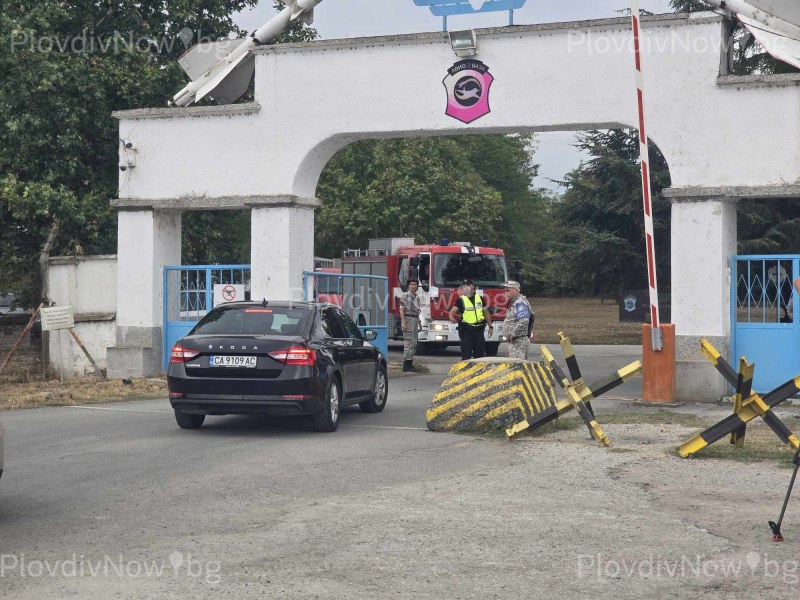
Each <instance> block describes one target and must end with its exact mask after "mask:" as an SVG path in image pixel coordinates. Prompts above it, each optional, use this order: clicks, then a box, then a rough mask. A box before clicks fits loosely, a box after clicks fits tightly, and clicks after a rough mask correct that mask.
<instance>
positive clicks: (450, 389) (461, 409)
mask: <svg viewBox="0 0 800 600" xmlns="http://www.w3.org/2000/svg"><path fill="white" fill-rule="evenodd" d="M546 413H552V414H553V418H556V417H558V408H557V407H556V393H555V388H554V387H553V381H552V379H551V377H550V374H549V371H548V370H547V369H546V368H545V367H544V366H542V365H540V364H538V363H533V362H530V361H526V360H517V359H512V358H478V359H474V360H467V361H462V362H459V363H456V364H455V365H453V367H452V368H451V369H450V372H449V373H448V374H447V378H446V379H445V380H444V383H442V387H441V389H440V390H439V393H438V394H436V396H435V397H434V398H433V402H432V403H431V405H430V408H428V412H427V414H426V418H427V422H428V429H430V430H431V431H481V430H485V429H506V428H508V427H509V426H511V425H513V424H514V423H517V422H519V421H523V420H527V419H529V418H531V417H532V416H534V415H539V414H546Z"/></svg>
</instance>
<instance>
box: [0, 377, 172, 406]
mask: <svg viewBox="0 0 800 600" xmlns="http://www.w3.org/2000/svg"><path fill="white" fill-rule="evenodd" d="M130 381H131V385H125V384H124V383H122V380H120V379H115V380H112V381H101V380H99V379H95V378H87V379H73V380H69V381H66V382H64V384H63V385H62V384H61V382H60V381H36V382H30V383H4V384H1V385H0V410H8V409H12V408H35V407H38V406H70V405H75V404H100V403H103V402H119V401H123V400H133V399H141V398H166V397H167V386H166V382H165V381H163V380H156V379H152V378H150V379H133V380H130ZM156 381H159V383H156Z"/></svg>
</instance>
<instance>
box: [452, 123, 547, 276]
mask: <svg viewBox="0 0 800 600" xmlns="http://www.w3.org/2000/svg"><path fill="white" fill-rule="evenodd" d="M462 143H465V147H466V148H467V151H468V152H469V155H470V162H471V163H472V164H473V165H474V168H475V170H476V172H477V173H478V175H480V177H481V179H482V180H483V181H484V182H485V183H486V184H487V185H489V186H490V187H492V188H493V189H494V190H496V191H497V192H499V193H500V195H501V200H502V206H501V210H500V224H499V226H498V236H499V238H498V239H497V240H492V243H494V244H497V245H498V246H500V247H501V248H503V249H504V250H505V252H506V255H507V256H509V257H511V258H520V259H522V261H523V263H524V265H525V267H524V269H523V272H524V273H525V283H526V284H527V286H526V290H528V291H540V290H541V285H542V280H543V278H544V274H543V272H542V269H543V267H544V260H543V257H544V253H545V250H546V248H547V245H548V243H549V241H550V239H551V238H552V237H553V235H554V233H555V232H554V229H553V227H552V222H553V218H552V216H551V215H550V214H549V212H548V211H549V208H550V206H551V204H552V199H551V198H550V197H549V196H548V195H547V194H546V193H545V192H543V191H542V190H536V189H534V188H533V181H534V178H535V177H536V176H537V175H538V171H539V167H538V165H537V164H535V162H534V156H535V150H536V139H535V137H534V136H533V135H532V134H522V135H510V136H499V135H476V136H469V137H467V138H464V142H462Z"/></svg>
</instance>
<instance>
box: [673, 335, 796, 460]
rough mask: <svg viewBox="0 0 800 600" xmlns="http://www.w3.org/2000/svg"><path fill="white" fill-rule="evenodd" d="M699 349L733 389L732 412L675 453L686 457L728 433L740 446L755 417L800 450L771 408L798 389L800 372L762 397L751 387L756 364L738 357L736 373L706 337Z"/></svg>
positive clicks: (789, 444) (793, 447)
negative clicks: (734, 389)
mask: <svg viewBox="0 0 800 600" xmlns="http://www.w3.org/2000/svg"><path fill="white" fill-rule="evenodd" d="M700 349H701V350H702V352H703V354H705V356H706V358H708V360H709V361H710V362H711V364H713V365H714V368H715V369H716V370H717V371H718V372H719V373H720V374H721V375H722V376H723V377H724V378H725V380H726V381H727V382H728V383H730V384H731V385H732V386H734V387H735V388H736V393H735V394H734V396H733V400H734V407H733V414H732V415H731V416H730V417H727V418H725V419H723V420H722V421H720V422H719V423H717V424H716V425H713V426H712V427H709V428H708V429H706V430H705V431H703V432H702V433H699V434H698V435H696V436H694V437H693V438H692V439H690V440H688V441H687V442H685V443H684V444H682V445H681V446H680V447H679V448H678V454H679V455H680V456H681V457H683V458H686V457H687V456H691V455H692V454H694V453H695V452H698V451H700V450H702V449H703V448H705V447H706V446H709V445H711V444H713V443H714V442H716V441H718V440H721V439H722V438H724V437H725V436H727V435H730V436H731V443H732V444H734V445H735V446H736V447H737V448H741V447H742V446H743V445H744V439H745V433H746V428H747V424H748V423H749V422H750V421H752V420H753V419H756V418H758V417H761V419H763V421H764V422H765V423H766V424H767V425H768V426H769V428H770V429H772V431H774V432H775V435H777V436H778V437H779V438H780V439H781V441H782V442H783V443H784V444H786V445H787V446H788V447H789V448H791V449H792V450H794V451H797V450H798V449H800V439H798V438H797V437H796V436H795V435H794V434H793V433H792V432H791V431H790V430H789V428H788V427H787V426H786V425H785V424H784V423H783V421H781V420H780V419H779V418H778V416H777V415H776V414H775V413H774V412H773V411H772V409H773V408H775V407H776V406H778V405H779V404H780V403H781V402H783V401H784V400H786V399H787V398H789V397H790V396H793V395H794V394H796V393H797V392H798V391H800V375H798V376H797V377H794V378H792V379H790V380H789V381H787V382H786V383H784V384H783V385H779V386H778V387H777V388H775V389H774V390H772V391H771V392H769V393H768V394H767V395H766V396H764V397H761V396H760V395H759V394H757V393H756V392H754V391H753V390H752V385H753V372H754V370H755V365H753V364H750V363H748V362H747V359H746V358H745V357H742V358H741V359H740V360H739V371H738V373H737V372H736V371H734V370H733V367H731V366H730V365H729V364H728V363H727V362H726V361H725V359H724V358H722V356H721V355H720V353H719V352H718V351H717V349H716V348H714V346H712V345H711V344H710V343H709V342H708V340H706V339H701V340H700Z"/></svg>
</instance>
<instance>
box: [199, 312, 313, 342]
mask: <svg viewBox="0 0 800 600" xmlns="http://www.w3.org/2000/svg"><path fill="white" fill-rule="evenodd" d="M310 315H311V309H309V308H293V307H288V306H274V307H272V306H267V307H261V306H220V307H217V308H215V309H214V310H212V311H211V312H210V313H208V314H207V315H206V316H205V317H203V319H202V320H201V321H200V322H199V323H198V324H197V325H195V328H194V329H193V330H192V331H191V333H190V334H189V335H215V334H223V335H240V334H241V335H301V334H302V333H303V331H305V326H306V321H307V320H308V319H309V317H310Z"/></svg>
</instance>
